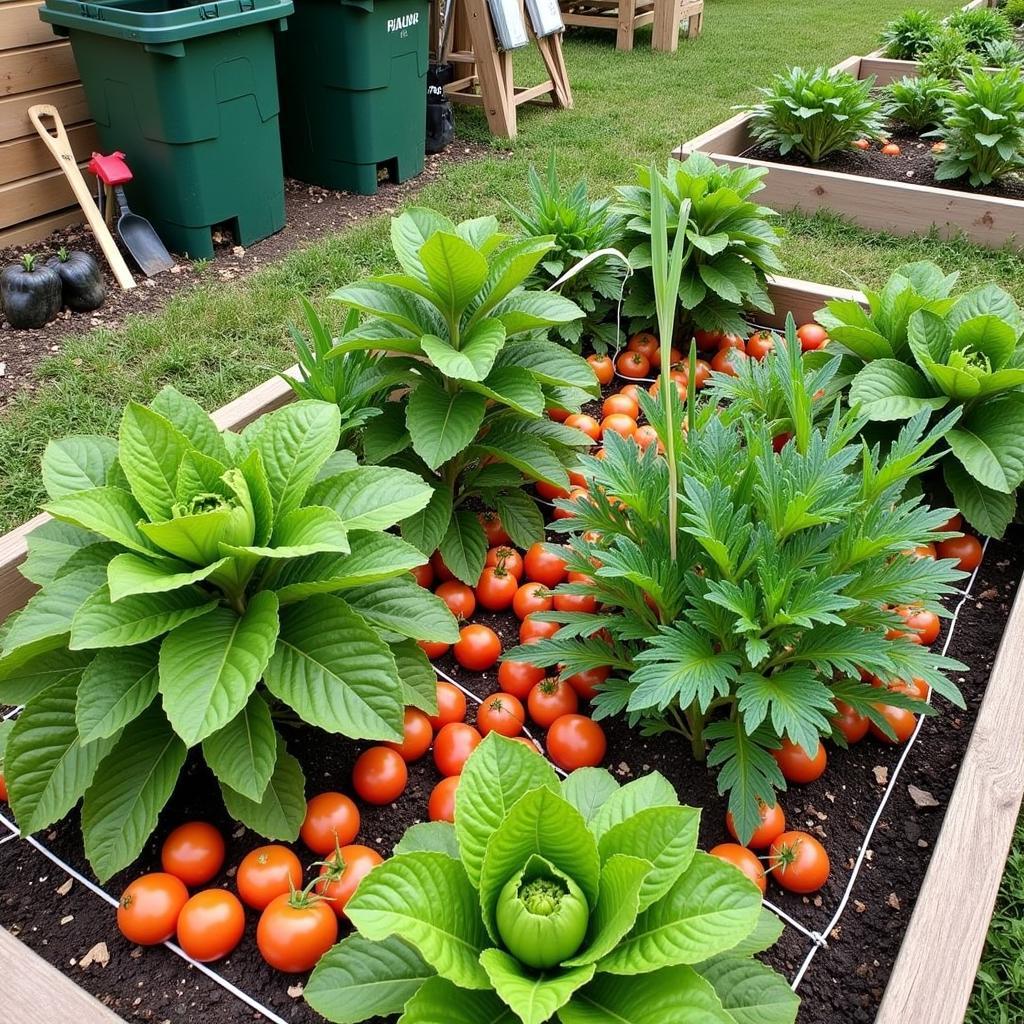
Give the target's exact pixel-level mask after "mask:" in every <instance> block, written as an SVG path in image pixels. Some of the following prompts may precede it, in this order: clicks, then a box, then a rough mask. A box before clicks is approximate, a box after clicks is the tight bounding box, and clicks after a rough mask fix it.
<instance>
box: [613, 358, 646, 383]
mask: <svg viewBox="0 0 1024 1024" xmlns="http://www.w3.org/2000/svg"><path fill="white" fill-rule="evenodd" d="M615 369H616V370H618V371H619V373H620V374H622V376H623V377H627V378H628V379H630V380H639V379H640V378H641V377H649V376H650V375H651V361H650V359H648V358H647V356H645V355H643V353H641V352H623V353H622V354H621V355H620V356H619V358H618V359H616V360H615Z"/></svg>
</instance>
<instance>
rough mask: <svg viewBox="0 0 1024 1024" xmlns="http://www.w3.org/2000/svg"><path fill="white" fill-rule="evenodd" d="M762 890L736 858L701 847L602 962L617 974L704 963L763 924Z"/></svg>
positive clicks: (609, 970) (601, 968) (606, 969)
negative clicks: (759, 922)
mask: <svg viewBox="0 0 1024 1024" xmlns="http://www.w3.org/2000/svg"><path fill="white" fill-rule="evenodd" d="M760 911H761V893H760V891H759V890H758V888H757V886H755V885H754V883H753V882H751V881H750V880H749V879H748V878H746V877H745V876H744V875H743V874H742V873H741V872H740V871H738V870H737V869H736V868H734V867H733V866H732V865H731V864H727V863H725V862H724V861H721V860H719V859H718V858H717V857H711V856H709V855H708V854H706V853H701V852H699V851H698V852H697V853H696V854H695V855H694V858H693V860H692V861H691V863H690V866H689V867H688V868H687V869H686V871H684V872H683V874H682V875H681V876H680V877H679V879H678V880H677V881H676V883H675V885H673V886H672V888H671V889H670V890H669V891H668V892H667V893H666V894H665V896H664V897H663V898H662V899H661V900H659V901H658V902H657V903H655V904H654V905H653V906H651V907H648V909H647V910H645V911H644V912H643V913H642V914H641V915H640V916H639V918H637V921H636V924H635V925H634V926H633V929H632V931H630V933H629V935H627V936H626V938H625V939H623V941H622V942H621V943H619V945H618V946H617V947H616V949H615V950H613V951H612V952H611V953H609V954H608V956H606V957H605V958H604V959H603V960H602V961H601V962H600V963H599V964H598V968H599V970H601V971H607V972H609V973H612V974H645V973H647V972H648V971H654V970H657V969H658V968H659V967H668V966H672V965H675V964H693V963H700V962H701V961H702V960H706V959H708V957H711V956H714V955H715V954H717V953H722V952H724V951H725V950H727V949H731V948H732V947H733V946H735V945H736V943H737V942H739V941H740V940H741V939H742V938H743V937H744V936H745V935H747V934H748V933H749V932H751V931H752V930H753V928H754V926H755V925H756V924H757V919H758V915H759V913H760Z"/></svg>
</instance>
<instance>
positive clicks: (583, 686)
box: [565, 665, 612, 700]
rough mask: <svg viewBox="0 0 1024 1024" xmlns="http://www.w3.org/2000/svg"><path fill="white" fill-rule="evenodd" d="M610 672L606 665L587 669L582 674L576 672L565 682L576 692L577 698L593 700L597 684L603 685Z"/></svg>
mask: <svg viewBox="0 0 1024 1024" xmlns="http://www.w3.org/2000/svg"><path fill="white" fill-rule="evenodd" d="M611 672H612V670H611V669H610V668H608V666H607V665H602V666H601V667H600V668H588V669H584V670H583V671H582V672H576V673H575V674H574V675H571V676H569V677H568V678H567V679H566V680H565V681H566V682H567V683H568V684H569V685H570V686H571V687H572V688H573V689H574V690H575V691H576V695H577V696H578V697H582V698H583V700H593V699H594V698H595V697H596V696H597V684H598V683H603V682H604V681H605V680H606V679H607V678H608V677H609V676H610V675H611Z"/></svg>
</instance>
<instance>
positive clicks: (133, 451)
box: [112, 402, 190, 539]
mask: <svg viewBox="0 0 1024 1024" xmlns="http://www.w3.org/2000/svg"><path fill="white" fill-rule="evenodd" d="M117 436H118V462H120V464H121V469H122V470H123V471H124V475H125V476H126V477H127V478H128V483H129V485H130V486H131V489H132V494H134V495H135V498H136V500H137V501H138V503H139V504H140V505H141V506H142V507H143V508H144V509H145V510H146V515H147V516H148V517H149V518H150V519H168V518H170V515H171V507H172V506H173V505H174V503H175V501H176V500H177V488H176V484H177V479H178V467H179V466H180V465H181V460H182V457H183V456H184V454H185V452H186V451H188V449H189V447H190V446H189V442H188V438H187V437H185V435H184V434H182V433H181V431H180V430H178V429H177V428H176V427H175V426H174V425H173V424H172V423H171V422H170V421H169V420H167V419H166V418H165V417H164V416H161V415H160V413H158V412H154V411H153V410H152V409H148V408H146V406H144V405H139V404H138V402H129V403H128V405H127V406H126V407H125V410H124V415H123V416H122V417H121V426H120V428H119V429H118V435H117ZM112 539H116V538H112Z"/></svg>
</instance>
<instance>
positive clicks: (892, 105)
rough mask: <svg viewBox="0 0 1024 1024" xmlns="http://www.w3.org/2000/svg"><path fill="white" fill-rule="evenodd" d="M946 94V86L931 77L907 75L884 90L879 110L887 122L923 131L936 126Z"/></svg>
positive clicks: (947, 92) (947, 87)
mask: <svg viewBox="0 0 1024 1024" xmlns="http://www.w3.org/2000/svg"><path fill="white" fill-rule="evenodd" d="M949 93H950V90H949V84H948V83H947V82H945V81H944V80H943V79H941V78H938V77H936V76H935V75H917V76H914V75H907V76H906V77H904V78H901V79H899V81H896V82H890V83H889V84H888V85H887V86H886V87H885V90H884V94H883V95H884V98H883V100H882V109H883V111H884V113H885V116H886V117H887V118H888V119H889V121H890V122H892V123H895V124H901V125H906V126H907V127H908V128H911V129H913V130H914V131H923V130H924V129H925V128H934V127H935V125H937V124H939V123H940V121H941V120H942V114H943V111H944V110H945V109H946V104H947V103H948V102H949Z"/></svg>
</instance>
